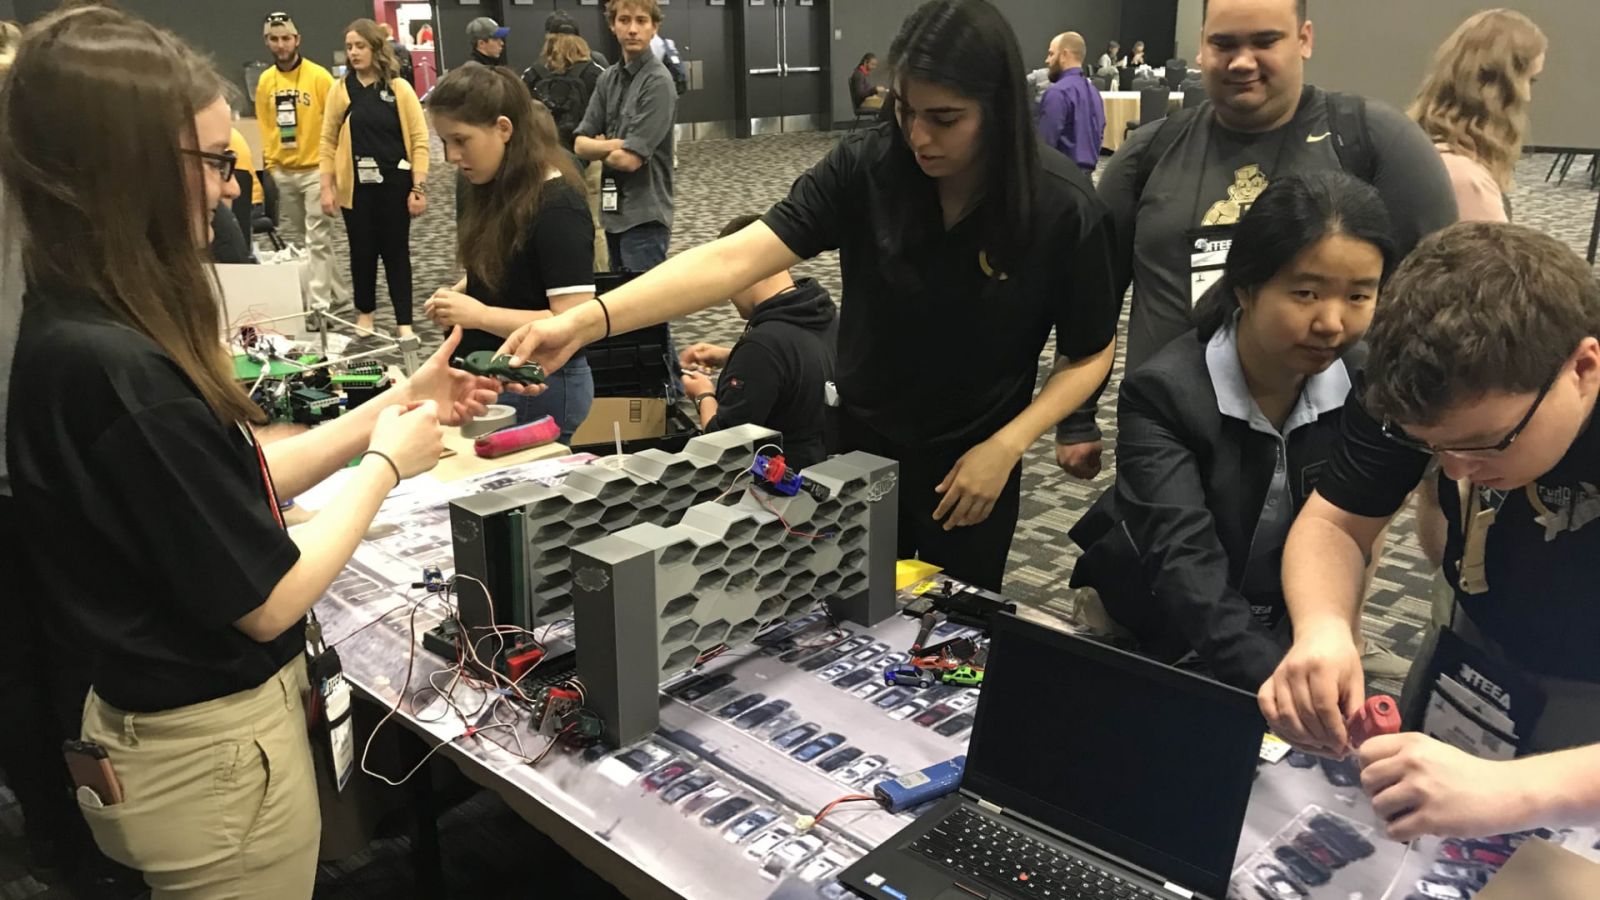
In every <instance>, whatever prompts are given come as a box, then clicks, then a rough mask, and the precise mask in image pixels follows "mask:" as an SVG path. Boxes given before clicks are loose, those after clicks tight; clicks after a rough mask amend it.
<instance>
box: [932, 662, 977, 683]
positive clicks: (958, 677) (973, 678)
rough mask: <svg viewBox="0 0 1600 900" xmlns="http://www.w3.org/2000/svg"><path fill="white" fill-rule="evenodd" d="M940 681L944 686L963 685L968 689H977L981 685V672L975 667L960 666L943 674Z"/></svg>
mask: <svg viewBox="0 0 1600 900" xmlns="http://www.w3.org/2000/svg"><path fill="white" fill-rule="evenodd" d="M940 680H941V681H943V682H944V683H945V684H964V685H966V686H968V687H979V686H981V685H982V684H983V670H982V669H979V668H977V667H975V666H961V667H960V668H956V669H951V670H950V671H948V672H945V673H944V674H943V675H942V676H941V677H940Z"/></svg>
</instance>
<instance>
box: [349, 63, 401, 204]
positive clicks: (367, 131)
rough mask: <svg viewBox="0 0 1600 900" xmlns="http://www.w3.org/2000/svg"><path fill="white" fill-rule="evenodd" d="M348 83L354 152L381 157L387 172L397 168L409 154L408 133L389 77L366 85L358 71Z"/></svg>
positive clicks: (365, 156)
mask: <svg viewBox="0 0 1600 900" xmlns="http://www.w3.org/2000/svg"><path fill="white" fill-rule="evenodd" d="M344 87H345V90H346V91H348V92H349V94H350V151H351V153H352V154H354V156H355V158H356V159H362V158H370V159H375V160H377V161H378V168H380V169H382V170H383V171H384V173H385V174H388V173H390V172H394V171H396V170H397V169H398V168H399V165H400V161H401V160H403V159H405V158H406V137H405V132H404V131H402V130H401V128H400V110H399V108H398V107H396V106H395V97H394V90H393V89H392V88H391V87H390V86H389V82H388V81H387V80H386V79H379V80H377V81H374V82H373V83H371V84H369V85H363V84H362V83H361V79H359V78H357V77H356V73H354V72H351V73H350V74H349V75H346V76H345V79H344ZM406 185H407V186H408V187H409V186H410V182H409V181H407V182H406Z"/></svg>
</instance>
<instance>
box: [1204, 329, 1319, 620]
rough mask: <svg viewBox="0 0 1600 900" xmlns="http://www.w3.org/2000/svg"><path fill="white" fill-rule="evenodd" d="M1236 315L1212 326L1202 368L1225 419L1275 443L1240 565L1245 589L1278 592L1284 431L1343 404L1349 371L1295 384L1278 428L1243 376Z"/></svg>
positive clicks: (1285, 494) (1285, 527)
mask: <svg viewBox="0 0 1600 900" xmlns="http://www.w3.org/2000/svg"><path fill="white" fill-rule="evenodd" d="M1236 322H1237V317H1235V323H1230V324H1228V325H1226V326H1224V327H1222V328H1219V329H1217V333H1216V334H1214V335H1212V336H1211V342H1210V343H1209V344H1207V345H1206V370H1207V371H1208V372H1209V373H1210V375H1211V386H1212V388H1213V389H1214V390H1215V391H1216V394H1217V411H1218V412H1220V413H1222V414H1223V415H1225V416H1228V417H1229V418H1233V419H1238V420H1239V421H1241V422H1244V423H1245V424H1247V425H1249V426H1250V430H1252V431H1256V432H1260V433H1261V434H1265V435H1270V436H1271V437H1272V438H1273V439H1274V440H1275V441H1276V442H1277V449H1278V462H1277V465H1276V466H1275V467H1274V468H1273V470H1272V485H1271V486H1270V487H1269V488H1268V489H1267V501H1266V503H1265V504H1264V505H1263V506H1262V507H1261V516H1260V518H1258V519H1257V520H1256V530H1255V534H1254V536H1253V537H1252V538H1251V539H1250V560H1249V561H1248V562H1247V563H1246V564H1245V575H1244V590H1245V592H1246V593H1253V592H1258V591H1260V592H1269V593H1281V592H1282V590H1283V589H1282V586H1281V584H1282V579H1281V575H1280V573H1279V565H1278V561H1279V560H1280V559H1282V550H1283V545H1284V542H1285V541H1286V540H1288V537H1289V526H1290V525H1291V524H1292V523H1293V522H1294V514H1295V509H1294V495H1293V494H1292V493H1291V492H1290V490H1289V435H1291V434H1293V433H1294V431H1295V429H1297V428H1302V427H1304V426H1306V425H1310V424H1311V423H1313V422H1315V421H1317V419H1318V418H1320V417H1321V416H1322V415H1323V414H1324V413H1328V412H1332V411H1334V410H1336V409H1340V408H1341V407H1343V406H1344V401H1345V397H1346V396H1347V395H1349V393H1350V373H1349V371H1348V370H1346V369H1345V366H1344V361H1343V360H1334V363H1333V365H1331V366H1329V367H1328V368H1327V369H1325V370H1323V371H1322V372H1319V373H1317V374H1316V375H1312V376H1311V377H1310V378H1307V379H1306V383H1305V384H1304V385H1303V386H1302V387H1301V388H1300V398H1299V399H1298V400H1296V401H1295V404H1294V409H1293V410H1291V411H1290V412H1289V418H1287V419H1285V420H1284V422H1283V429H1282V430H1281V431H1280V430H1279V429H1277V428H1274V427H1273V425H1272V422H1271V421H1269V420H1268V419H1267V417H1266V414H1264V413H1262V411H1261V407H1260V405H1259V404H1257V403H1256V400H1255V397H1253V396H1251V395H1250V387H1249V384H1248V383H1247V382H1246V381H1245V378H1244V366H1243V365H1242V364H1241V363H1240V362H1239V342H1238V336H1239V332H1238V327H1237V324H1236Z"/></svg>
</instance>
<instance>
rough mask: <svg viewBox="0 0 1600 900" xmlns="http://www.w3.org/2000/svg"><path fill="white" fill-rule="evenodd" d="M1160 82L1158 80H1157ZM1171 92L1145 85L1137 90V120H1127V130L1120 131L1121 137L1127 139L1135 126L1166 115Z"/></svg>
mask: <svg viewBox="0 0 1600 900" xmlns="http://www.w3.org/2000/svg"><path fill="white" fill-rule="evenodd" d="M1157 84H1160V82H1157ZM1171 94H1172V92H1171V91H1169V90H1167V89H1166V87H1165V86H1162V87H1153V88H1151V87H1147V88H1145V89H1143V90H1141V91H1139V121H1137V122H1129V123H1127V124H1128V127H1127V130H1126V131H1124V132H1123V133H1122V139H1123V140H1127V139H1128V135H1130V134H1132V133H1133V130H1134V129H1135V128H1140V127H1143V126H1145V125H1149V124H1150V123H1151V122H1159V121H1161V120H1162V119H1165V118H1166V117H1167V102H1168V98H1169V97H1170V96H1171Z"/></svg>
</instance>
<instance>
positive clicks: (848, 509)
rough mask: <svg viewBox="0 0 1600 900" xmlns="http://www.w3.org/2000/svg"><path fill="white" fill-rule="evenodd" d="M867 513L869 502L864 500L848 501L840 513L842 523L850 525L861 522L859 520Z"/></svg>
mask: <svg viewBox="0 0 1600 900" xmlns="http://www.w3.org/2000/svg"><path fill="white" fill-rule="evenodd" d="M866 513H867V504H866V503H864V502H856V503H848V504H846V505H845V508H844V509H843V510H841V511H840V513H839V522H840V524H842V525H844V526H846V527H849V526H851V525H856V524H859V520H860V519H861V517H862V516H865V515H866Z"/></svg>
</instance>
